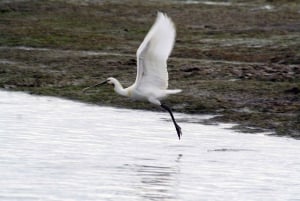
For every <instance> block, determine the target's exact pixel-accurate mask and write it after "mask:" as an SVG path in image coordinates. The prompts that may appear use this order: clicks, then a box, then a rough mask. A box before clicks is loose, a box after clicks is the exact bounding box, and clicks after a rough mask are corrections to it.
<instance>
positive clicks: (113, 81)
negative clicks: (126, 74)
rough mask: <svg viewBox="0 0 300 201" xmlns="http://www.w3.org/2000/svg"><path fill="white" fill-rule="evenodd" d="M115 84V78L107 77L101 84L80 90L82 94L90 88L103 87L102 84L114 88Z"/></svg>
mask: <svg viewBox="0 0 300 201" xmlns="http://www.w3.org/2000/svg"><path fill="white" fill-rule="evenodd" d="M117 82H118V81H117V80H116V79H115V78H113V77H109V78H107V79H106V80H104V81H102V82H100V83H98V84H95V85H92V86H89V87H86V88H84V89H83V90H82V92H85V91H87V90H88V89H90V88H92V87H97V86H101V85H104V84H109V85H113V86H115V84H116V83H117Z"/></svg>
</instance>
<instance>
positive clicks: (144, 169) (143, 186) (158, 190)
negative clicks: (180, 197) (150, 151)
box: [132, 154, 182, 201]
mask: <svg viewBox="0 0 300 201" xmlns="http://www.w3.org/2000/svg"><path fill="white" fill-rule="evenodd" d="M181 157H182V155H181V154H179V155H178V157H177V159H176V160H175V163H172V165H173V166H160V165H151V164H149V165H134V166H133V168H132V170H133V171H135V172H136V176H137V177H138V178H139V182H140V185H137V186H136V188H137V193H138V194H139V196H140V197H142V198H143V200H145V199H146V200H157V201H158V200H176V197H177V196H176V195H177V194H178V186H179V180H178V177H179V174H180V166H179V165H180V164H179V162H180V158H181Z"/></svg>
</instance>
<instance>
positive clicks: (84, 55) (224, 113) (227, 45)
mask: <svg viewBox="0 0 300 201" xmlns="http://www.w3.org/2000/svg"><path fill="white" fill-rule="evenodd" d="M82 2H84V3H82ZM157 10H161V11H164V12H166V13H168V15H169V16H170V17H172V19H173V20H174V22H175V24H176V27H177V30H178V31H177V39H176V45H175V48H174V51H173V53H172V55H171V57H170V59H169V67H168V68H169V77H170V83H169V86H170V88H180V89H183V92H182V93H181V94H178V95H175V96H171V97H169V98H168V99H167V100H166V102H167V103H169V104H170V105H172V106H173V109H174V110H176V111H178V112H185V113H214V114H220V115H221V116H217V117H216V118H215V119H214V120H216V121H225V122H236V123H239V124H240V126H239V129H243V130H245V131H247V132H251V131H256V129H251V128H253V127H254V128H261V129H268V130H272V131H274V132H275V133H276V134H277V135H287V136H293V137H299V136H300V2H299V1H296V0H295V1H270V0H269V1H262V0H261V1H233V2H231V3H225V4H224V3H221V4H220V3H218V2H217V3H212V2H206V3H205V2H204V3H199V2H198V3H192V4H188V3H186V2H185V1H163V2H161V1H143V2H140V1H62V0H61V1H0V87H2V88H4V89H7V90H19V91H28V92H31V93H35V94H42V95H52V96H61V97H66V98H71V99H76V100H80V101H85V102H89V103H95V104H101V105H112V106H119V107H127V108H138V109H156V108H155V107H152V106H151V105H149V104H147V103H140V102H132V101H126V100H124V98H123V97H119V96H117V95H115V94H114V93H113V91H112V90H111V89H110V88H109V87H103V88H101V89H94V90H92V91H90V92H89V93H85V94H83V93H82V91H81V90H82V89H83V88H84V87H86V86H89V85H91V84H94V83H96V82H98V81H99V80H102V79H105V78H107V77H110V76H114V77H116V78H118V79H119V80H120V81H121V82H122V83H124V86H129V85H130V84H131V83H132V82H133V81H134V79H135V73H136V68H135V65H136V59H135V51H136V49H137V48H138V46H139V44H140V43H141V41H142V40H143V37H144V36H145V34H146V33H147V31H148V30H149V28H150V27H151V25H152V23H153V21H154V19H155V16H156V11H157Z"/></svg>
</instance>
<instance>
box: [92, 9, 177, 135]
mask: <svg viewBox="0 0 300 201" xmlns="http://www.w3.org/2000/svg"><path fill="white" fill-rule="evenodd" d="M175 35H176V31H175V27H174V24H173V22H172V21H171V19H170V18H169V17H168V16H167V15H165V14H163V13H161V12H158V14H157V19H156V21H155V23H154V24H153V26H152V27H151V29H150V31H149V32H148V34H147V35H146V37H145V38H144V41H143V42H142V43H141V45H140V47H139V48H138V50H137V76H136V80H135V82H134V83H133V84H132V85H131V86H130V87H128V88H123V86H122V85H121V83H120V82H119V81H118V80H117V79H115V78H112V77H110V78H108V79H107V80H106V81H104V82H102V83H100V84H103V83H108V84H112V85H114V91H115V92H116V93H118V94H120V95H122V96H126V97H129V98H131V99H133V100H140V101H149V102H150V103H153V104H155V105H159V106H161V107H162V108H164V109H165V110H167V111H168V112H169V113H170V115H171V117H172V120H173V123H174V125H175V127H176V131H177V134H178V137H179V139H180V136H181V135H182V134H181V128H180V127H179V125H178V124H177V123H176V121H175V119H174V116H173V114H172V111H171V109H170V108H169V107H167V106H166V105H164V104H162V103H161V100H162V99H163V98H165V97H166V96H168V95H170V94H176V93H179V92H181V90H180V89H175V90H170V89H168V79H169V77H168V71H167V59H168V57H169V55H170V53H171V51H172V49H173V46H174V42H175ZM97 85H99V84H96V85H94V86H97ZM88 88H90V87H88Z"/></svg>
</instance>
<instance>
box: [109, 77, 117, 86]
mask: <svg viewBox="0 0 300 201" xmlns="http://www.w3.org/2000/svg"><path fill="white" fill-rule="evenodd" d="M116 82H117V80H116V79H115V78H113V77H109V78H107V79H106V83H107V84H111V85H113V86H115V83H116Z"/></svg>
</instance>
